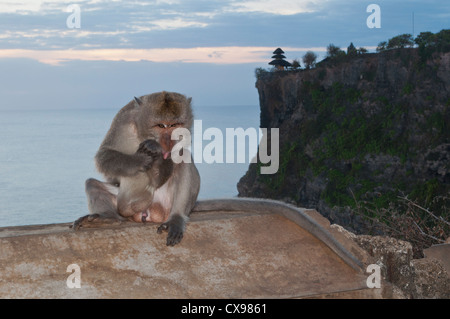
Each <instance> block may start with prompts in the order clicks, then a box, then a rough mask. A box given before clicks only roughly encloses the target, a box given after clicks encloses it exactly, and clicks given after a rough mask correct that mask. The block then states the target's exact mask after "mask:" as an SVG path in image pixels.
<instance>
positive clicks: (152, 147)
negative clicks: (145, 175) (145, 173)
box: [136, 140, 162, 170]
mask: <svg viewBox="0 0 450 319" xmlns="http://www.w3.org/2000/svg"><path fill="white" fill-rule="evenodd" d="M136 154H139V155H145V158H144V161H143V165H142V166H143V169H144V170H148V169H149V168H150V167H151V166H152V164H153V163H154V162H155V161H156V160H157V159H158V158H162V147H161V145H160V144H159V143H158V142H157V141H155V140H145V141H143V142H142V143H141V144H140V145H139V147H138V150H137V151H136Z"/></svg>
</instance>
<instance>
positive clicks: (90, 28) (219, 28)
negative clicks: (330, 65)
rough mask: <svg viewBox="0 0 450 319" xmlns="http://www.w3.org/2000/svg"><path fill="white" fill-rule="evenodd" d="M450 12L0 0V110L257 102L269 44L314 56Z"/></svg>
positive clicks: (435, 5) (290, 3)
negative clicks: (173, 96) (374, 22)
mask: <svg viewBox="0 0 450 319" xmlns="http://www.w3.org/2000/svg"><path fill="white" fill-rule="evenodd" d="M370 4H377V5H378V6H379V8H380V11H379V20H380V28H369V26H368V24H367V19H368V17H369V16H370V15H371V14H372V13H373V12H367V7H368V6H369V5H370ZM73 5H76V6H73ZM78 9H79V10H78ZM413 16H414V19H413ZM413 21H414V26H413ZM449 21H450V1H447V0H442V1H435V0H430V1H415V0H408V1H406V0H386V1H384V0H383V1H379V0H371V1H360V0H339V1H338V0H261V1H256V0H244V1H235V0H222V1H216V0H155V1H137V0H133V1H125V0H81V1H71V0H70V1H62V0H48V1H47V0H0V110H6V109H39V108H40V109H66V108H67V109H72V108H119V107H121V106H123V105H125V104H126V103H127V102H128V101H130V100H131V99H132V98H133V96H141V95H144V94H149V93H153V92H157V91H161V90H166V91H176V92H180V93H183V94H186V95H188V96H190V97H192V98H193V102H194V105H195V104H197V105H202V106H209V105H210V106H226V105H257V104H258V103H259V102H258V93H257V90H256V89H255V80H256V79H255V76H254V70H255V68H258V67H263V68H269V65H268V62H270V60H271V56H272V52H273V51H274V50H275V49H276V48H277V47H281V48H282V49H283V50H284V51H285V56H286V59H287V60H288V61H292V60H294V59H299V60H301V58H302V56H303V55H304V54H305V52H306V51H308V50H311V51H314V52H315V53H316V54H317V55H318V56H319V60H320V59H321V58H323V56H324V54H325V52H326V47H327V45H328V44H330V43H333V44H335V45H337V46H340V47H341V48H343V49H345V48H346V47H347V46H348V45H349V44H350V42H353V43H354V45H355V46H356V47H365V48H367V49H369V51H373V50H374V48H375V47H376V46H377V44H378V43H379V42H381V41H386V40H388V39H389V38H392V37H393V36H396V35H399V34H402V33H411V34H413V33H414V35H415V36H416V35H417V34H419V33H420V32H424V31H431V32H438V31H440V30H442V29H448V28H450V23H449ZM77 23H79V25H77Z"/></svg>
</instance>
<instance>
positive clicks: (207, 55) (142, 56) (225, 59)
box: [0, 46, 326, 65]
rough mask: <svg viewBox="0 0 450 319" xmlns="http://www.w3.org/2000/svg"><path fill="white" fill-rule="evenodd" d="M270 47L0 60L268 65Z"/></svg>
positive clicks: (35, 54) (23, 53)
mask: <svg viewBox="0 0 450 319" xmlns="http://www.w3.org/2000/svg"><path fill="white" fill-rule="evenodd" d="M283 49H284V51H285V52H288V53H289V54H290V55H291V56H293V55H295V52H298V53H300V52H306V51H308V50H311V51H315V52H324V51H325V50H326V49H325V48H320V47H315V48H295V47H284V48H283ZM273 50H274V48H273V47H235V46H230V47H196V48H163V49H86V50H25V49H5V50H0V58H28V59H33V60H37V61H39V62H41V63H45V64H51V65H59V64H61V63H64V62H68V61H74V60H81V61H151V62H166V63H167V62H183V63H213V64H243V63H260V62H261V63H263V62H268V61H269V59H270V56H271V53H272V51H273Z"/></svg>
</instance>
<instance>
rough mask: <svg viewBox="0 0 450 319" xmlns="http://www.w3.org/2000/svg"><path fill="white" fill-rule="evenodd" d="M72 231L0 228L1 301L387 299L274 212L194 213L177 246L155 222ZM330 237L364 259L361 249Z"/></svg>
mask: <svg viewBox="0 0 450 319" xmlns="http://www.w3.org/2000/svg"><path fill="white" fill-rule="evenodd" d="M308 212H309V214H311V215H310V216H314V218H315V219H316V220H318V219H319V220H320V222H321V223H324V225H326V224H327V221H326V220H325V221H324V219H323V217H321V216H320V215H319V214H318V213H317V212H315V211H308ZM319 216H320V217H319ZM68 226H69V224H53V225H40V226H20V227H5V228H0V269H1V272H0V297H1V298H303V297H314V298H316V297H317V298H320V297H331V298H333V297H338V298H339V297H344V298H351V297H357V298H380V297H381V294H380V292H379V291H378V290H377V289H368V288H367V286H366V279H367V277H366V276H365V275H363V274H361V273H357V272H356V271H355V270H354V269H352V268H351V267H349V266H348V265H347V264H346V263H344V262H343V261H342V260H341V259H340V258H339V257H338V256H337V255H336V254H335V253H334V252H333V251H332V250H330V249H329V248H328V247H327V246H325V245H324V244H323V243H322V242H321V241H319V240H318V239H317V238H315V237H314V236H312V235H311V234H310V233H308V232H306V231H305V230H303V229H302V228H300V227H299V226H298V225H297V224H295V223H293V222H291V221H290V220H288V219H286V218H284V217H281V216H279V215H275V214H249V213H246V212H240V213H224V212H211V213H197V214H193V216H192V217H191V221H190V222H189V224H188V226H187V231H186V234H185V237H184V239H183V241H182V242H181V243H180V244H179V245H177V246H175V247H167V246H166V245H165V236H166V235H165V234H164V235H158V234H157V233H156V228H157V225H155V224H145V225H142V224H134V223H126V224H123V225H119V226H110V227H107V228H99V229H83V230H80V231H78V232H74V231H72V230H71V229H69V227H68ZM327 227H328V228H329V224H328V225H327ZM330 231H331V232H332V233H333V234H334V235H336V238H337V239H338V240H339V241H340V242H341V243H342V244H343V245H344V246H345V247H346V248H347V249H348V250H350V251H351V252H352V253H353V254H355V256H357V257H358V258H360V260H362V261H364V258H366V257H365V255H364V251H363V250H362V249H360V248H359V247H358V246H357V245H356V244H354V243H353V242H352V241H351V240H349V239H348V238H345V236H343V235H340V234H339V231H338V230H336V229H331V228H330ZM71 264H77V265H78V266H79V267H80V271H81V276H80V278H81V288H72V289H71V288H68V287H67V284H66V282H67V279H68V277H69V276H70V275H71V273H69V272H66V270H67V267H68V266H69V265H71Z"/></svg>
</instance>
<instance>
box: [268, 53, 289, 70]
mask: <svg viewBox="0 0 450 319" xmlns="http://www.w3.org/2000/svg"><path fill="white" fill-rule="evenodd" d="M273 54H274V55H273V56H272V59H274V60H272V61H271V62H269V64H270V65H273V66H275V67H276V68H277V69H278V70H280V71H283V70H284V68H285V67H288V66H291V64H290V63H289V62H288V61H286V60H284V59H286V57H285V56H284V55H283V54H284V51H283V50H281V48H278V49H276V50H275V51H273Z"/></svg>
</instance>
